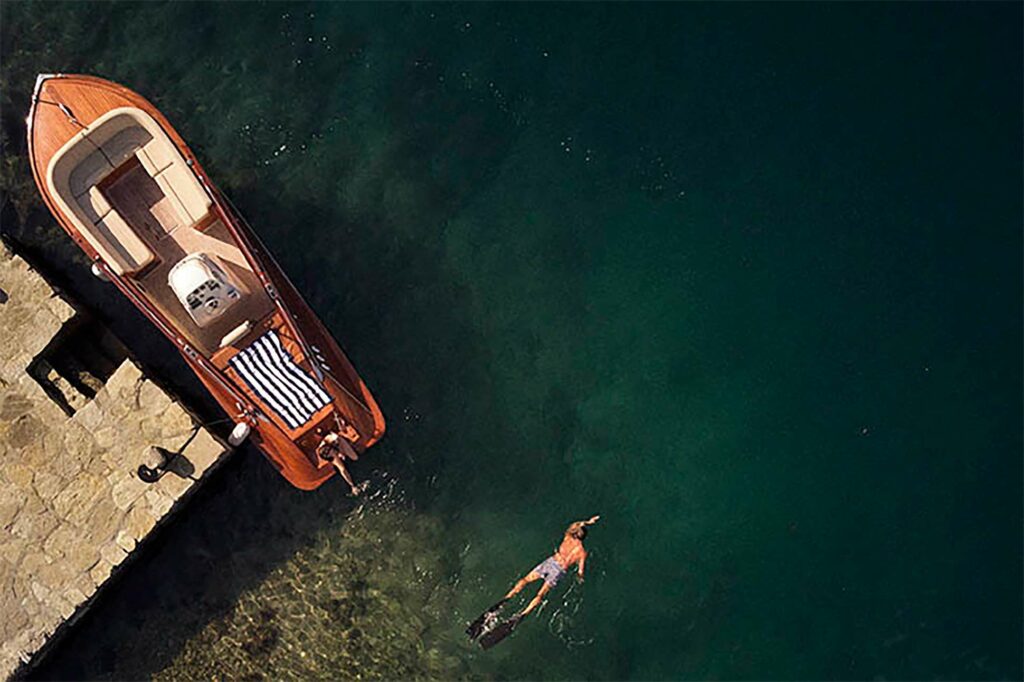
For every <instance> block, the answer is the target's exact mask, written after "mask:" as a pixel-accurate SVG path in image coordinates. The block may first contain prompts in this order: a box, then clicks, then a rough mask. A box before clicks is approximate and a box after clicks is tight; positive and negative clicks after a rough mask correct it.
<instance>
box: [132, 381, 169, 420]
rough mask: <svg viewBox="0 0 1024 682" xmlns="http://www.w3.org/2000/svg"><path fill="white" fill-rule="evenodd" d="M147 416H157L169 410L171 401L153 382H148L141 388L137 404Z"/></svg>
mask: <svg viewBox="0 0 1024 682" xmlns="http://www.w3.org/2000/svg"><path fill="white" fill-rule="evenodd" d="M136 404H137V405H138V407H139V409H141V410H142V411H143V412H144V413H145V414H147V415H157V414H160V413H161V412H163V411H164V410H166V409H167V407H168V406H169V405H170V404H171V399H170V398H168V397H167V394H166V393H164V392H163V391H162V390H160V387H159V386H157V385H156V384H154V383H153V382H152V381H149V380H146V381H144V382H143V383H142V386H141V387H140V388H139V394H138V401H137V403H136Z"/></svg>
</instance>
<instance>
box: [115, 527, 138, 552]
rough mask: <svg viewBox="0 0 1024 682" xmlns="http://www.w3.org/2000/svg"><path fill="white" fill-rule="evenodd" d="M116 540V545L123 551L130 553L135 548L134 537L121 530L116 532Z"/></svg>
mask: <svg viewBox="0 0 1024 682" xmlns="http://www.w3.org/2000/svg"><path fill="white" fill-rule="evenodd" d="M116 542H117V546H118V547H120V548H121V549H123V550H124V551H125V553H131V551H132V550H133V549H135V538H133V537H132V536H131V535H129V534H128V533H127V532H125V531H123V530H122V531H120V532H118V534H117V540H116Z"/></svg>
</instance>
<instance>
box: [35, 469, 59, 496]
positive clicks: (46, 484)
mask: <svg viewBox="0 0 1024 682" xmlns="http://www.w3.org/2000/svg"><path fill="white" fill-rule="evenodd" d="M66 485H67V480H66V479H64V478H63V477H61V476H58V475H57V474H55V473H53V472H52V471H48V470H46V469H39V470H38V471H36V473H35V479H34V480H33V489H34V490H35V491H36V494H37V495H39V497H40V498H41V499H43V500H53V499H55V498H56V497H57V495H58V494H59V493H60V491H61V490H62V489H63V488H64V486H66Z"/></svg>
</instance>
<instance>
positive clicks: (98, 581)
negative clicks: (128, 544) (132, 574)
mask: <svg viewBox="0 0 1024 682" xmlns="http://www.w3.org/2000/svg"><path fill="white" fill-rule="evenodd" d="M112 570H114V566H113V564H111V563H110V562H109V561H107V560H106V559H100V560H99V561H98V562H96V565H95V566H93V567H92V569H90V571H89V579H90V580H92V582H93V584H94V585H95V586H96V587H99V586H100V585H102V584H103V583H104V582H105V581H106V579H107V578H109V577H110V572H111V571H112Z"/></svg>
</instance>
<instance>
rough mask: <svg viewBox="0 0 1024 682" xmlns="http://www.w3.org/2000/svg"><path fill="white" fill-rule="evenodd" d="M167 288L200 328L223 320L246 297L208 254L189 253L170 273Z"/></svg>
mask: <svg viewBox="0 0 1024 682" xmlns="http://www.w3.org/2000/svg"><path fill="white" fill-rule="evenodd" d="M167 285H168V286H170V288H171V290H172V291H173V292H174V295H175V296H177V297H178V302H179V303H181V306H182V307H183V308H184V309H185V310H187V311H188V314H189V315H190V316H191V317H192V321H193V322H195V323H196V325H197V326H199V327H208V326H209V325H211V324H212V323H213V322H214V321H216V320H219V319H220V318H222V317H223V316H224V314H225V313H227V312H228V310H230V309H231V308H232V306H234V305H235V304H236V303H238V301H239V300H241V298H242V293H241V291H239V288H238V286H237V285H236V284H235V282H233V281H232V280H231V278H230V277H229V276H228V274H227V273H226V272H225V271H224V269H223V268H221V267H220V265H219V264H218V263H217V262H216V261H215V260H214V259H213V258H211V257H210V256H208V255H206V254H205V253H193V254H189V255H188V256H185V257H184V258H182V259H181V260H180V261H178V262H177V263H176V264H175V266H174V267H173V268H171V271H170V272H169V273H167ZM236 331H237V329H236ZM229 336H230V334H229Z"/></svg>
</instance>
